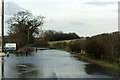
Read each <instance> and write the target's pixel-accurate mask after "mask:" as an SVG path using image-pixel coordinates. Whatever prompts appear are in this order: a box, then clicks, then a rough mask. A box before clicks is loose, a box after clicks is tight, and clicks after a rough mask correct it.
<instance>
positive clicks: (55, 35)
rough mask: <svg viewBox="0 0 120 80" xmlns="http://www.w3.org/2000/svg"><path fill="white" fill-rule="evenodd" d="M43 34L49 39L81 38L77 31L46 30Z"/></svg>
mask: <svg viewBox="0 0 120 80" xmlns="http://www.w3.org/2000/svg"><path fill="white" fill-rule="evenodd" d="M43 35H44V38H45V39H47V40H48V41H61V40H70V39H79V38H80V37H79V36H78V35H77V34H76V33H63V32H61V31H58V32H57V31H55V30H45V31H44V34H43Z"/></svg>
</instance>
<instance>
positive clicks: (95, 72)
mask: <svg viewBox="0 0 120 80" xmlns="http://www.w3.org/2000/svg"><path fill="white" fill-rule="evenodd" d="M4 66H5V70H4V75H5V78H109V77H112V76H109V75H107V74H106V73H104V72H103V71H101V69H100V68H99V67H97V66H95V65H93V64H90V63H87V62H83V61H80V60H78V59H76V58H75V57H73V56H72V55H71V54H70V53H68V52H65V51H60V50H41V51H40V50H38V51H37V52H33V53H32V54H31V55H28V56H24V55H23V56H16V55H13V54H12V55H10V57H6V58H5V63H4Z"/></svg>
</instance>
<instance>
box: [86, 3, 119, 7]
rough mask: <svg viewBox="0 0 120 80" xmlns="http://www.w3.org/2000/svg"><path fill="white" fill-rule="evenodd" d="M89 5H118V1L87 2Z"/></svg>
mask: <svg viewBox="0 0 120 80" xmlns="http://www.w3.org/2000/svg"><path fill="white" fill-rule="evenodd" d="M85 4H87V5H94V6H106V5H114V4H115V5H116V4H118V3H117V2H86V3H85Z"/></svg>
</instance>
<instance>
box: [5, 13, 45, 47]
mask: <svg viewBox="0 0 120 80" xmlns="http://www.w3.org/2000/svg"><path fill="white" fill-rule="evenodd" d="M43 19H44V17H43V16H37V17H33V15H32V13H30V12H29V11H20V12H18V13H17V14H15V15H14V16H12V17H11V18H10V19H9V20H8V21H7V23H8V25H9V31H8V34H9V36H11V38H12V40H13V42H17V44H18V45H19V47H22V46H24V45H26V44H27V43H28V42H27V38H28V31H29V39H30V40H29V41H30V43H33V42H34V34H38V33H39V29H40V28H41V26H42V24H43V23H44V20H43Z"/></svg>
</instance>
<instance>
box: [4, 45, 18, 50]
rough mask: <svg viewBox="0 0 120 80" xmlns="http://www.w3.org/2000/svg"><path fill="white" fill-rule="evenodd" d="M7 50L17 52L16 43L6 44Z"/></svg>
mask: <svg viewBox="0 0 120 80" xmlns="http://www.w3.org/2000/svg"><path fill="white" fill-rule="evenodd" d="M5 50H16V43H6V44H5Z"/></svg>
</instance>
